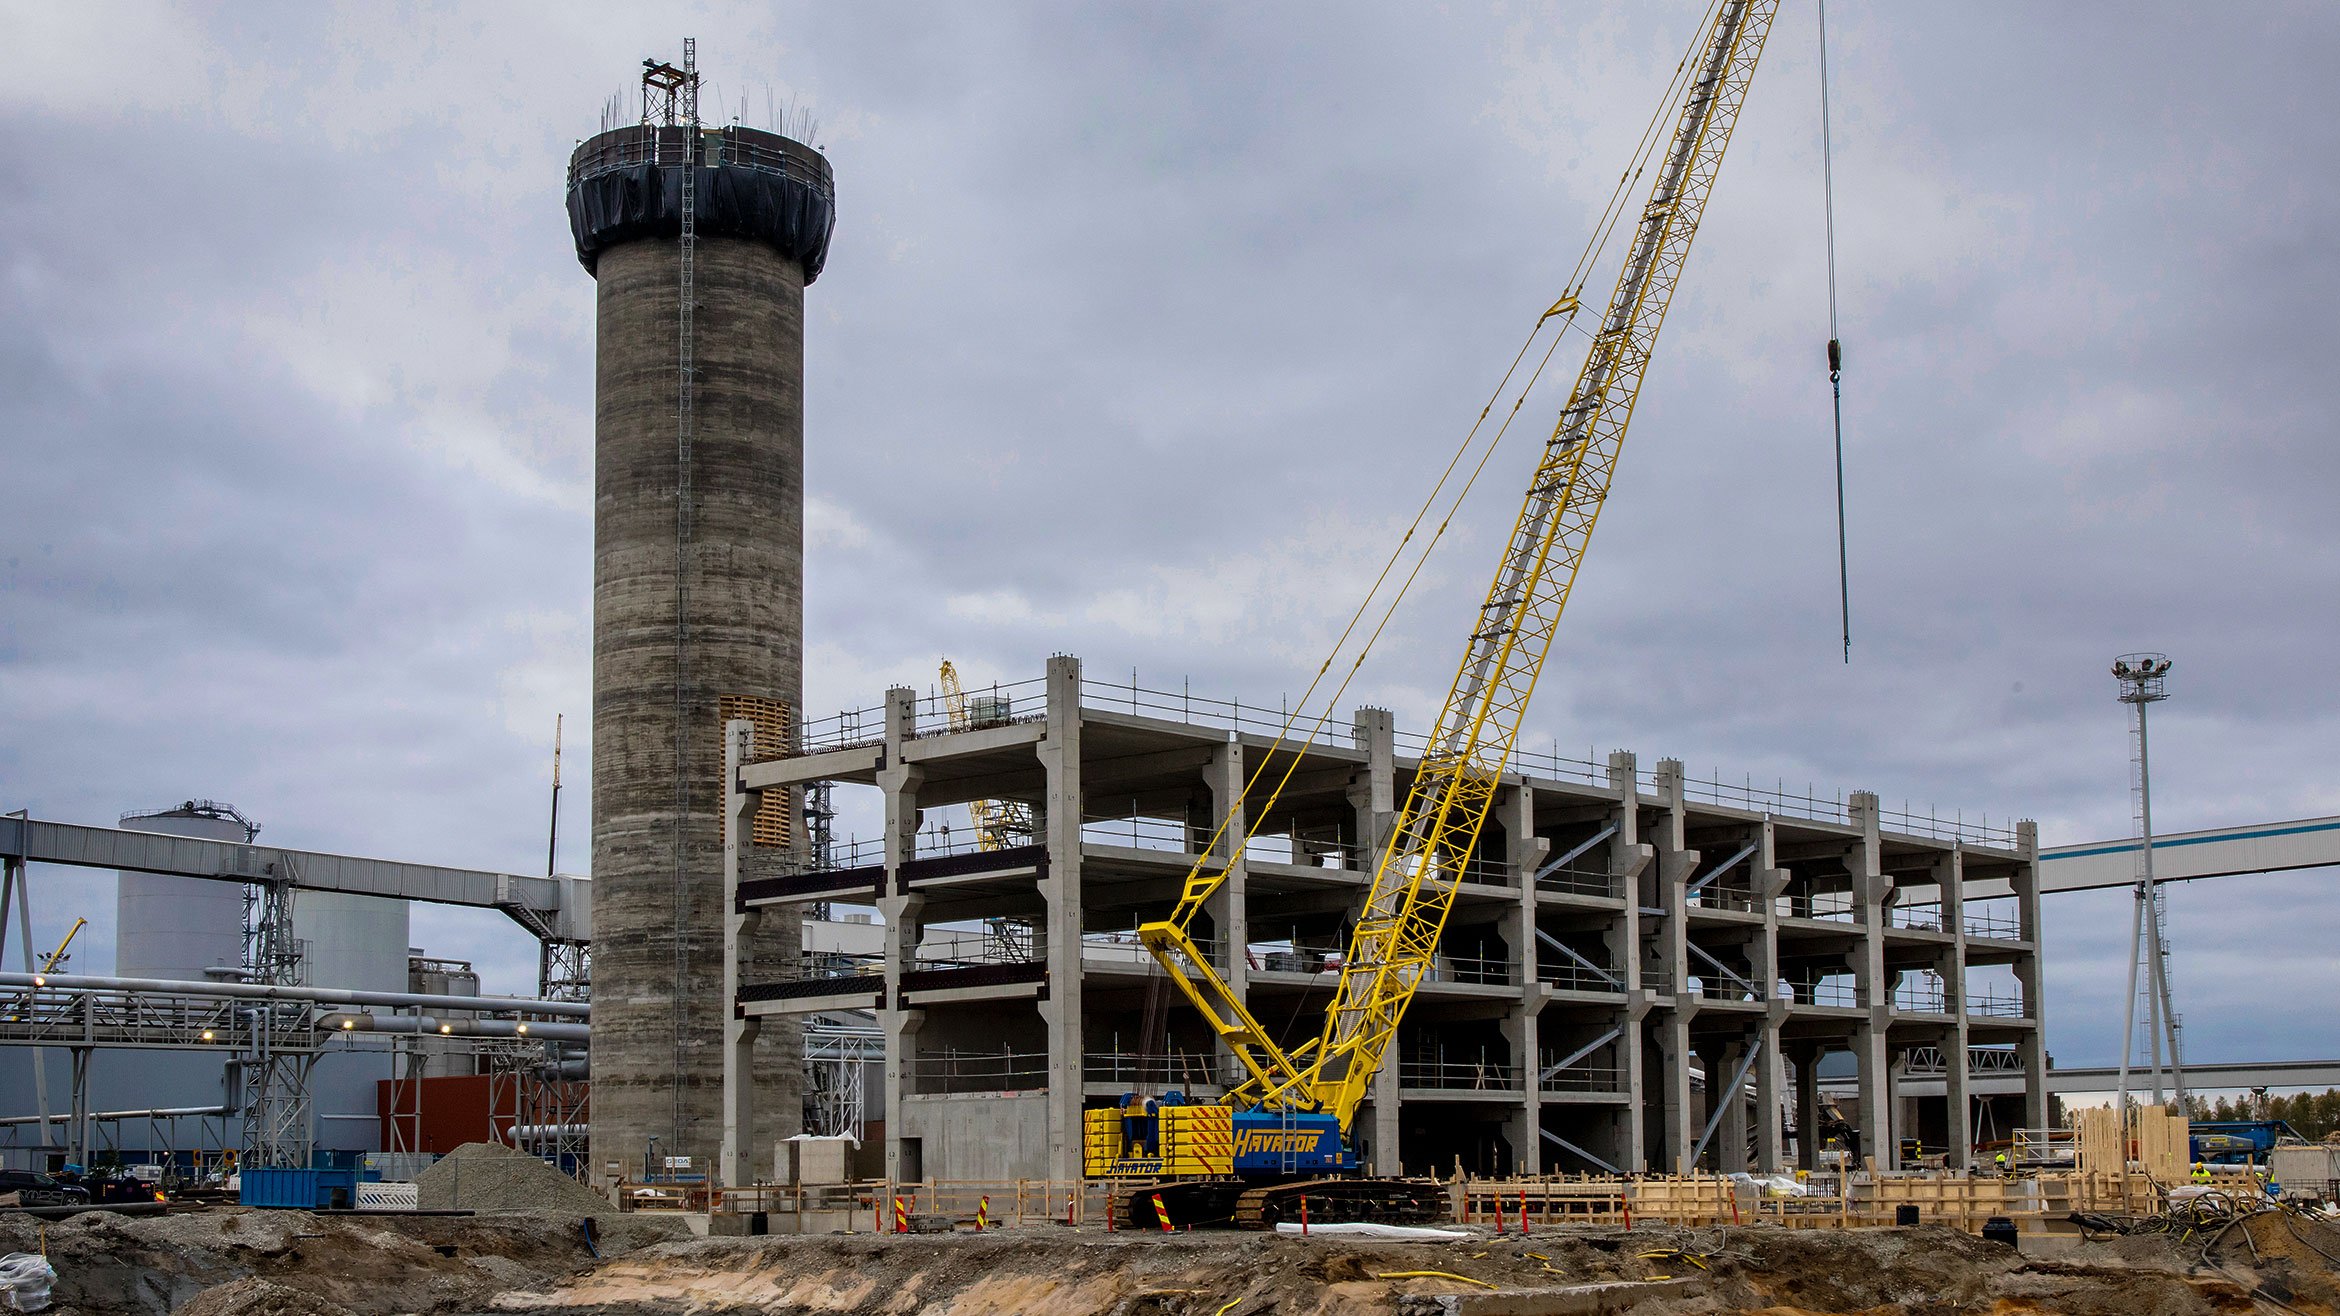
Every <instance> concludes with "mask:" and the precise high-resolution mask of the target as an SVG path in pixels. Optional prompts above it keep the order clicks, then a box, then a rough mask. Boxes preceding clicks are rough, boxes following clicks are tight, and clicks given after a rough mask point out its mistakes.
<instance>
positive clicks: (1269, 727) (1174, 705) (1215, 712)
mask: <svg viewBox="0 0 2340 1316" xmlns="http://www.w3.org/2000/svg"><path fill="white" fill-rule="evenodd" d="M1136 676H1137V674H1136V673H1134V672H1133V673H1131V674H1130V677H1131V679H1130V682H1129V684H1127V685H1122V684H1119V683H1117V682H1112V681H1103V680H1098V679H1096V678H1094V677H1089V676H1083V677H1082V678H1081V707H1083V708H1087V709H1095V710H1097V711H1099V712H1104V713H1127V714H1129V715H1131V716H1133V717H1150V718H1157V719H1159V720H1161V721H1165V722H1177V723H1181V724H1184V725H1188V726H1204V727H1217V728H1219V729H1221V730H1224V731H1241V732H1247V733H1253V734H1260V735H1267V736H1270V737H1273V736H1276V735H1279V734H1281V733H1282V732H1283V730H1284V726H1285V722H1286V720H1287V719H1288V718H1289V717H1290V709H1289V708H1288V707H1286V706H1285V705H1283V704H1282V703H1280V702H1279V703H1276V704H1247V703H1245V702H1243V701H1242V700H1241V699H1217V698H1213V697H1211V696H1209V695H1198V694H1196V693H1194V691H1193V690H1192V689H1191V688H1188V687H1186V686H1184V685H1181V686H1180V688H1179V689H1177V690H1149V689H1147V688H1146V687H1145V686H1142V685H1139V684H1138V683H1137V679H1136ZM1315 724H1316V719H1315V716H1314V715H1313V714H1310V715H1305V716H1302V717H1300V718H1298V719H1296V720H1293V721H1292V731H1291V736H1292V738H1293V739H1294V740H1296V741H1305V740H1306V739H1307V738H1308V733H1309V730H1310V729H1311V728H1312V727H1314V726H1315ZM1321 734H1322V735H1323V736H1324V738H1325V740H1326V741H1328V742H1330V743H1333V744H1340V745H1346V744H1348V743H1349V742H1350V740H1351V731H1350V727H1349V723H1348V722H1347V721H1346V720H1345V719H1343V718H1341V717H1338V716H1335V717H1331V718H1327V719H1326V720H1325V724H1324V728H1323V731H1322V733H1321Z"/></svg>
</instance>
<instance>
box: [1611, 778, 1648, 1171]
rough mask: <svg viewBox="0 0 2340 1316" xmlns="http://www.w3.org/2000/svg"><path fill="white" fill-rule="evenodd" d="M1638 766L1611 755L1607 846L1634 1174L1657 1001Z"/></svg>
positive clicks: (1623, 1122) (1622, 1130) (1641, 1164)
mask: <svg viewBox="0 0 2340 1316" xmlns="http://www.w3.org/2000/svg"><path fill="white" fill-rule="evenodd" d="M1639 781H1640V764H1639V763H1638V761H1636V760H1635V758H1634V757H1633V755H1632V753H1631V752H1630V751H1627V750H1616V751H1614V752H1612V753H1611V754H1610V755H1609V788H1610V789H1611V790H1614V791H1616V792H1617V798H1618V803H1617V817H1616V821H1617V834H1616V836H1614V837H1612V838H1611V839H1610V842H1609V871H1610V872H1611V873H1614V874H1616V875H1617V881H1618V889H1619V890H1620V891H1621V892H1622V893H1623V895H1624V897H1625V909H1624V913H1623V914H1622V915H1621V916H1620V918H1619V919H1618V921H1617V922H1616V923H1614V924H1612V925H1611V926H1610V929H1609V931H1608V934H1607V936H1606V937H1605V940H1606V942H1607V944H1608V947H1609V953H1610V956H1611V958H1610V960H1609V962H1610V963H1611V964H1614V965H1616V966H1618V968H1619V969H1620V971H1622V972H1623V974H1624V975H1625V1018H1624V1019H1623V1020H1622V1021H1621V1022H1623V1023H1624V1025H1625V1031H1624V1032H1623V1033H1622V1034H1620V1035H1619V1037H1618V1039H1617V1064H1618V1066H1619V1068H1621V1069H1622V1070H1623V1071H1624V1074H1625V1106H1624V1112H1623V1114H1622V1116H1620V1119H1619V1127H1618V1130H1617V1137H1618V1140H1619V1141H1620V1143H1621V1144H1622V1145H1621V1146H1620V1147H1618V1149H1617V1150H1618V1155H1617V1156H1616V1157H1614V1158H1612V1159H1614V1160H1615V1161H1616V1164H1617V1166H1618V1168H1620V1169H1622V1170H1624V1171H1626V1172H1627V1173H1631V1174H1640V1173H1642V1172H1644V1171H1646V1170H1648V1169H1649V1102H1650V1100H1651V1096H1652V1094H1651V1092H1650V1087H1651V1084H1650V1082H1649V1064H1648V1059H1647V1056H1646V1048H1644V1047H1643V1046H1642V1028H1643V1025H1644V1022H1645V1021H1646V1020H1647V1019H1648V1017H1649V1013H1650V1011H1651V1010H1652V1009H1653V1008H1655V1005H1656V1002H1655V1001H1654V1000H1653V999H1652V998H1653V993H1651V991H1650V990H1649V989H1648V988H1647V987H1646V986H1645V985H1644V984H1643V983H1642V975H1641V958H1642V952H1641V885H1642V875H1643V873H1644V872H1646V871H1647V870H1648V868H1649V866H1650V865H1651V864H1652V863H1654V862H1656V859H1657V850H1656V849H1655V847H1653V846H1650V845H1648V844H1646V843H1644V842H1643V841H1642V839H1641V807H1640V793H1639V785H1638V783H1639Z"/></svg>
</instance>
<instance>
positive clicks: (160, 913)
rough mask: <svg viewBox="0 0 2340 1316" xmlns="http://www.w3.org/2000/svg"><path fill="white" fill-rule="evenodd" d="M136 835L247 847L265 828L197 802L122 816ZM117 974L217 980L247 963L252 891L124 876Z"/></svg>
mask: <svg viewBox="0 0 2340 1316" xmlns="http://www.w3.org/2000/svg"><path fill="white" fill-rule="evenodd" d="M122 826H124V827H126V828H129V829H130V830H132V831H140V832H162V833H164V834H166V835H170V836H196V837H201V838H203V839H205V840H210V841H236V842H243V841H248V840H250V839H252V835H253V833H255V832H257V831H259V830H260V829H259V827H258V826H257V825H255V824H254V823H252V822H251V821H250V820H249V819H247V818H245V817H244V816H243V815H242V814H240V813H238V812H236V811H235V810H234V809H232V808H230V807H228V806H227V805H224V804H216V803H213V802H212V801H210V800H189V801H187V802H186V803H185V804H182V805H179V806H178V807H177V808H174V809H164V810H161V811H160V812H156V813H130V814H124V815H123V816H122ZM114 919H115V923H114V972H116V973H118V974H120V975H121V976H123V977H125V978H175V979H180V980H183V981H187V982H205V981H212V980H213V979H212V978H210V976H209V975H206V974H205V973H204V970H205V969H210V968H219V967H223V966H224V967H228V968H233V967H236V966H238V965H240V964H242V963H243V962H244V887H243V885H242V884H241V883H238V882H213V881H208V880H206V879H203V878H200V877H164V876H162V875H161V874H159V873H123V874H121V885H120V887H119V889H118V890H117V892H116V894H115V897H114Z"/></svg>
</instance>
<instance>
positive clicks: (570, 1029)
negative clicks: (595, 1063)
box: [315, 1012, 592, 1042]
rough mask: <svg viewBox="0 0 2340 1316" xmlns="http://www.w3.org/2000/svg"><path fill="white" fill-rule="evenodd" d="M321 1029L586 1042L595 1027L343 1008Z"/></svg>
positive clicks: (324, 1020)
mask: <svg viewBox="0 0 2340 1316" xmlns="http://www.w3.org/2000/svg"><path fill="white" fill-rule="evenodd" d="M315 1027H316V1029H317V1031H318V1032H320V1033H415V1034H418V1035H423V1036H435V1037H529V1038H534V1039H536V1040H538V1041H540V1042H585V1041H588V1040H590V1037H591V1032H592V1030H591V1029H590V1028H588V1027H587V1026H586V1025H584V1024H568V1023H546V1022H541V1021H539V1022H530V1021H527V1020H520V1019H439V1018H434V1017H432V1016H430V1015H416V1014H355V1013H348V1012H341V1013H335V1014H329V1015H326V1016H324V1017H323V1018H320V1019H319V1020H317V1023H316V1025H315Z"/></svg>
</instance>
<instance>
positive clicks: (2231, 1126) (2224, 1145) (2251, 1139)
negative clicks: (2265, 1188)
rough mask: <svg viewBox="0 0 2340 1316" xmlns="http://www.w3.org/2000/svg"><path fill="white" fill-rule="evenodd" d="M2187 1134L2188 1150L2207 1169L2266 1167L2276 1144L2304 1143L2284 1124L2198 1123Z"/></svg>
mask: <svg viewBox="0 0 2340 1316" xmlns="http://www.w3.org/2000/svg"><path fill="white" fill-rule="evenodd" d="M2187 1133H2188V1134H2189V1135H2190V1136H2189V1137H2188V1139H2187V1143H2188V1150H2189V1151H2190V1152H2191V1153H2192V1155H2193V1159H2194V1160H2196V1161H2198V1162H2200V1163H2202V1164H2204V1165H2265V1164H2266V1163H2267V1153H2268V1152H2271V1151H2273V1150H2274V1149H2275V1144H2276V1143H2277V1142H2279V1141H2281V1140H2283V1139H2285V1138H2289V1139H2292V1140H2294V1141H2301V1140H2302V1139H2300V1136H2299V1134H2298V1133H2296V1132H2294V1131H2293V1129H2292V1127H2291V1126H2290V1125H2289V1124H2287V1123H2285V1122H2284V1121H2282V1120H2195V1121H2194V1122H2193V1123H2192V1124H2191V1125H2189V1126H2188V1128H2187Z"/></svg>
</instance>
